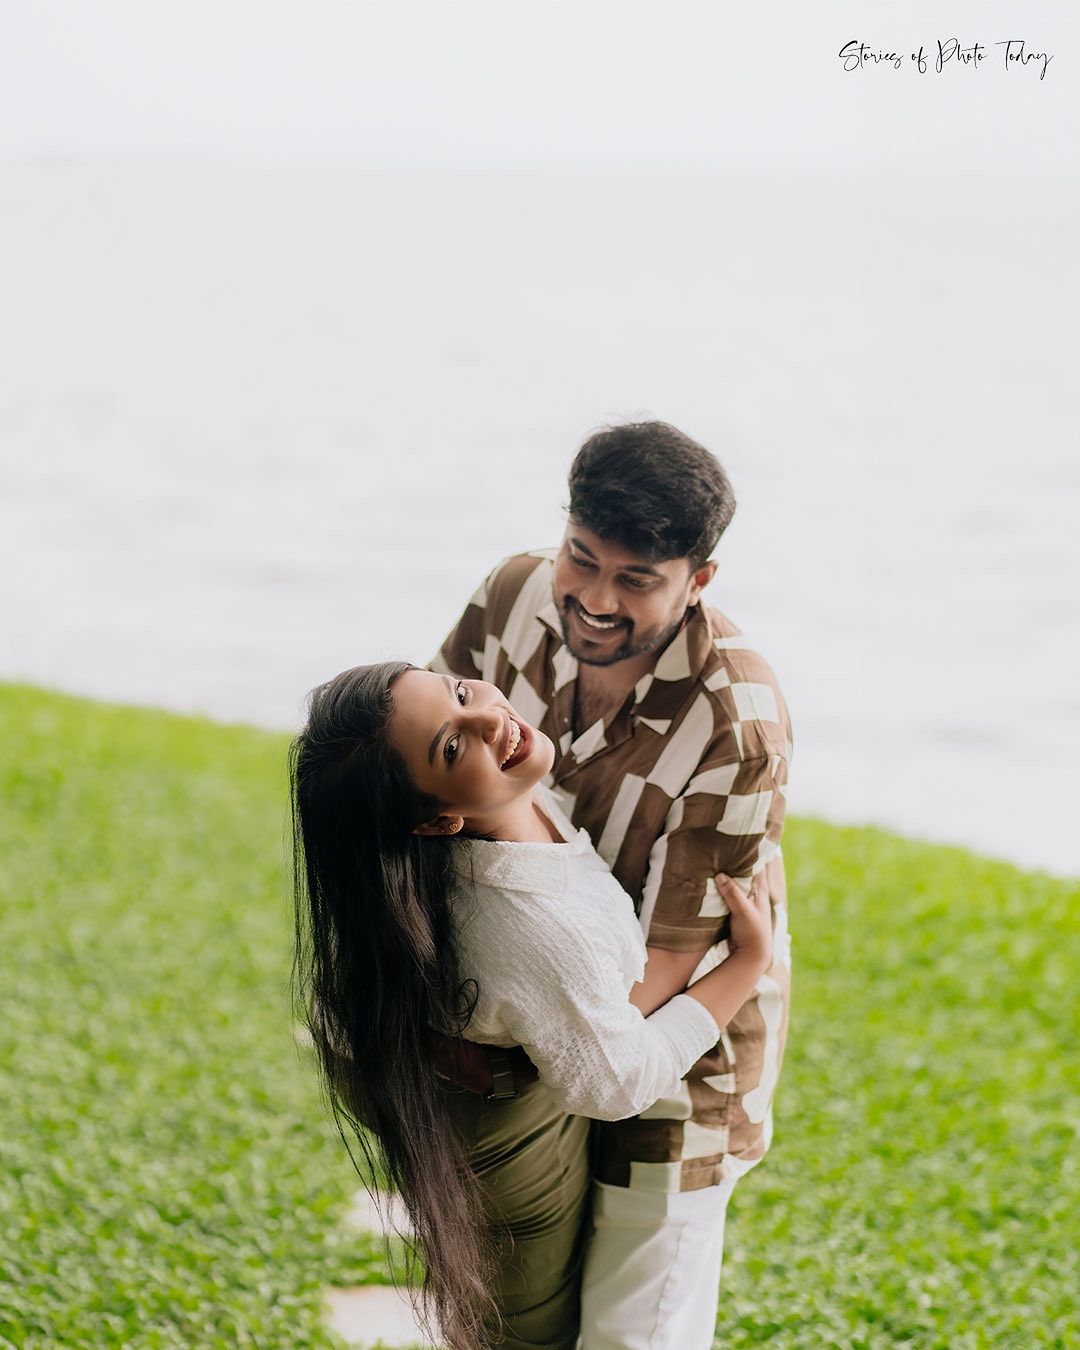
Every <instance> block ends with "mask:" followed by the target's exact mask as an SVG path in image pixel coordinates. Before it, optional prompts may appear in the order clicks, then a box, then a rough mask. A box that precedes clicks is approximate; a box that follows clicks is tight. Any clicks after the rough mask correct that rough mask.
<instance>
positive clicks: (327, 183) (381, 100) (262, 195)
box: [0, 0, 1080, 873]
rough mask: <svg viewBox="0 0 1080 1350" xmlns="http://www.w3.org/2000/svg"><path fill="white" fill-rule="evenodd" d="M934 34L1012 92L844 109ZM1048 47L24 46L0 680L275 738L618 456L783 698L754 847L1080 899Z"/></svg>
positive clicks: (127, 36)
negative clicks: (925, 863) (923, 859)
mask: <svg viewBox="0 0 1080 1350" xmlns="http://www.w3.org/2000/svg"><path fill="white" fill-rule="evenodd" d="M946 23H947V24H948V30H947V32H948V33H950V34H951V33H957V34H958V35H959V36H960V37H961V38H963V39H964V40H967V37H968V35H970V37H971V40H975V39H979V40H982V41H986V42H993V41H996V40H997V39H998V38H999V37H1000V36H1002V35H1008V36H1017V35H1024V34H1026V35H1027V36H1028V37H1029V38H1030V40H1031V42H1032V44H1033V45H1036V44H1037V43H1038V42H1040V41H1045V43H1046V45H1047V46H1048V47H1050V48H1052V49H1053V50H1054V62H1053V63H1052V64H1051V65H1050V67H1049V69H1048V74H1047V78H1046V79H1045V80H1043V81H1040V80H1039V79H1038V76H1037V75H1036V74H1034V73H1033V72H1032V71H1031V70H1028V71H1014V72H1009V73H1006V72H1004V71H1002V70H995V69H983V70H979V71H971V70H963V69H951V70H948V71H946V72H943V73H942V74H941V75H940V76H937V75H927V76H919V75H917V74H915V73H914V72H913V71H912V70H911V69H904V70H901V71H893V70H891V69H867V70H864V71H861V72H855V73H849V74H845V73H843V72H842V71H841V70H840V69H839V68H838V63H837V61H836V55H835V53H836V51H838V49H839V47H840V45H841V44H842V43H843V42H844V41H846V40H848V39H849V38H851V37H855V36H862V37H864V38H865V40H867V41H868V42H872V43H882V44H885V43H888V42H889V41H891V40H893V39H895V40H896V41H897V42H899V41H900V40H901V39H903V41H904V42H905V43H907V42H915V41H929V40H932V39H933V38H934V37H936V36H945V35H946V30H945V28H944V25H945V24H946ZM1020 30H1022V33H1021V32H1020ZM1078 38H1080V17H1078V16H1077V14H1076V13H1075V12H1074V11H1073V10H1072V9H1071V8H1069V7H1067V6H1065V5H1064V4H1063V3H1060V2H1059V0H1054V3H1041V4H1040V3H1035V4H1033V5H1031V6H1028V7H1026V8H1025V11H1024V16H1023V19H1022V21H1020V20H1018V19H1017V18H1016V14H1015V6H1006V5H1003V4H1001V3H999V2H998V0H990V3H987V4H980V5H976V4H973V3H969V2H965V3H964V4H962V5H959V6H956V7H950V10H949V14H948V18H947V20H946V19H945V18H943V17H942V14H941V10H940V6H934V5H930V4H929V3H925V0H919V3H915V4H912V5H911V6H908V7H906V8H905V9H904V11H903V12H902V13H900V12H899V11H896V12H894V11H892V10H891V9H886V8H884V7H878V6H866V5H865V4H858V3H855V0H839V2H838V3H837V4H836V5H835V6H833V7H831V8H830V11H829V13H828V14H827V15H822V14H820V13H814V14H810V13H808V12H806V11H805V9H804V8H801V7H796V6H794V5H788V4H784V5H777V4H766V5H763V6H761V7H758V8H755V9H754V10H745V9H738V10H736V9H735V7H724V6H720V7H717V6H715V5H709V6H707V5H704V4H702V3H699V0H684V2H683V3H676V4H674V5H673V6H672V7H670V8H667V7H666V8H665V10H664V11H663V12H662V13H661V12H660V11H658V10H656V9H655V7H653V6H651V5H650V6H644V5H642V4H639V3H631V4H627V5H619V6H616V5H614V4H613V3H609V0H580V3H578V4H575V5H570V4H569V3H563V2H562V0H559V2H558V3H555V4H553V5H552V6H550V8H549V9H547V10H545V12H544V16H543V21H542V22H541V21H540V18H539V17H538V16H537V15H535V14H532V13H529V12H526V11H524V10H522V9H520V8H515V7H509V6H506V5H504V4H497V3H495V0H457V3H455V5H453V6H447V5H445V4H441V3H435V2H434V0H404V2H403V3H399V4H398V5H396V6H394V7H390V6H389V5H387V4H384V3H382V2H381V0H380V2H379V3H371V4H365V5H362V6H358V5H349V4H343V3H339V2H338V0H333V2H331V0H318V2H317V3H313V4H311V5H306V6H304V7H303V8H301V7H299V6H295V5H291V4H287V3H270V4H265V5H258V6H256V5H255V4H254V3H252V2H251V0H232V3H228V4H224V5H221V4H211V3H209V0H194V2H193V3H191V4H188V5H185V6H184V7H183V8H181V7H180V6H168V5H165V6H158V7H154V8H148V7H145V6H142V5H136V4H135V3H133V0H105V2H104V3H103V4H101V5H99V6H95V7H94V8H93V10H92V11H90V10H87V9H85V8H84V7H81V6H78V5H75V4H74V3H72V2H71V0H41V3H40V4H38V5H35V7H34V8H33V9H32V10H31V9H21V10H20V11H19V12H18V14H17V16H15V17H14V18H13V19H12V20H11V21H10V22H9V24H8V29H7V32H6V34H5V39H6V40H5V46H4V48H3V50H2V51H0V222H2V223H0V232H2V234H3V239H4V244H5V247H4V248H3V250H0V293H2V294H3V295H4V298H5V304H4V308H3V312H2V314H0V363H2V367H3V369H4V372H5V377H4V381H3V386H2V388H0V605H2V611H3V615H4V619H3V624H2V625H0V677H14V678H24V679H28V680H31V681H38V682H41V683H44V684H46V685H49V686H52V687H59V688H66V689H70V690H72V691H74V692H81V693H87V694H91V695H97V696H100V697H104V698H114V699H119V700H122V701H133V702H143V703H157V704H160V705H162V706H166V707H170V708H174V709H177V710H180V711H202V712H207V713H209V714H211V715H213V716H216V717H219V718H224V719H226V720H247V721H254V722H258V723H261V724H264V725H268V726H274V727H289V726H294V725H296V723H297V721H298V719H299V716H300V704H301V700H302V697H303V694H304V693H305V692H306V690H307V689H309V688H310V687H311V686H312V685H314V684H315V683H317V682H318V681H320V680H322V679H325V678H327V677H328V676H329V675H330V674H331V673H333V672H334V671H335V670H337V669H341V668H342V667H344V666H347V665H352V664H355V663H357V662H359V661H361V660H368V659H375V658H377V657H380V656H398V655H406V656H409V657H411V658H412V659H415V660H424V659H426V658H427V657H428V656H429V655H430V653H431V651H432V650H433V648H434V645H435V644H436V643H437V642H438V640H439V639H440V638H441V636H442V634H443V632H444V631H445V629H446V628H447V627H448V626H449V624H450V623H451V622H452V620H453V619H454V617H455V616H456V614H457V612H458V611H459V609H460V607H461V606H462V605H463V603H464V601H465V600H466V598H467V597H468V595H469V594H470V593H471V591H472V590H473V588H474V587H475V586H476V584H477V583H478V582H479V580H480V578H481V577H482V576H483V574H484V573H485V572H486V571H487V570H488V569H489V568H490V567H491V566H492V565H493V564H494V563H495V562H496V561H497V560H498V559H499V558H500V557H502V556H504V555H505V554H507V553H509V552H512V551H516V550H519V549H526V548H535V547H541V546H546V545H552V544H555V543H556V542H557V541H558V538H559V536H560V534H561V506H562V503H563V501H564V485H565V472H566V468H567V466H568V464H569V461H570V458H571V457H572V454H573V452H574V450H575V449H576V447H577V445H578V444H579V443H580V441H581V439H582V438H583V437H584V436H585V435H586V434H587V433H588V432H589V431H590V430H591V429H592V428H593V427H595V426H597V425H599V424H602V423H604V422H606V421H610V420H621V419H624V418H630V417H638V416H642V415H655V416H657V417H661V418H664V419H665V420H669V421H672V422H675V423H676V424H677V425H679V426H681V427H683V428H684V429H685V430H686V431H687V432H689V433H690V434H691V435H694V436H696V437H697V438H698V439H699V440H701V441H702V442H703V443H704V444H706V445H708V446H709V447H710V448H711V449H713V450H714V451H716V453H717V454H718V455H719V457H720V458H721V460H722V461H723V462H724V464H725V466H726V467H727V468H728V469H729V471H730V473H731V475H732V478H733V480H734V482H735V486H736V491H737V493H738V495H739V498H740V509H739V512H738V514H737V516H736V519H735V522H734V524H733V526H732V528H731V530H730V531H729V534H728V535H727V536H726V537H725V539H724V540H723V541H722V543H721V546H720V549H719V550H718V553H717V557H718V559H719V561H720V574H719V576H718V579H717V581H716V582H715V583H714V586H713V587H712V588H711V589H710V592H709V599H710V602H711V603H713V604H714V605H716V606H717V607H718V608H720V609H721V610H723V611H725V612H727V613H729V614H730V616H731V617H732V618H733V619H734V621H735V622H736V623H738V624H739V625H740V626H741V627H743V628H744V630H746V631H747V632H748V633H749V634H750V636H751V637H752V638H753V639H754V640H755V641H756V642H757V643H758V645H759V646H760V647H761V649H762V650H763V652H764V653H765V655H766V656H767V657H768V658H769V659H770V660H771V661H772V663H773V664H774V666H775V668H776V670H777V673H778V676H779V678H780V681H781V683H782V685H783V687H784V689H785V691H786V693H787V695H788V699H789V702H790V703H791V706H792V714H793V719H794V723H795V728H796V760H795V765H794V769H793V786H792V797H791V803H792V809H793V810H796V811H800V812H803V813H813V814H818V815H822V816H824V817H826V818H828V819H832V820H840V821H852V822H862V821H870V822H874V823H879V824H883V825H886V826H889V827H891V828H894V829H897V830H900V831H903V832H905V833H908V834H913V835H916V836H919V837H922V838H927V839H932V840H937V841H945V842H957V843H961V844H967V845H968V846H970V847H973V848H975V849H977V850H979V851H981V852H984V853H987V854H989V855H991V856H999V857H1000V856H1004V857H1008V858H1011V859H1014V860H1016V861H1018V862H1020V863H1021V864H1023V865H1030V866H1044V867H1048V868H1050V869H1051V870H1056V871H1060V872H1069V873H1077V872H1080V844H1078V843H1076V842H1075V841H1074V835H1075V832H1074V830H1073V824H1072V812H1071V809H1070V803H1071V799H1072V796H1073V785H1072V777H1073V775H1072V772H1071V765H1072V762H1073V759H1074V757H1075V756H1076V755H1078V754H1080V696H1078V695H1077V693H1076V680H1075V670H1076V667H1077V664H1078V662H1077V652H1078V649H1080V602H1078V599H1077V596H1076V593H1075V583H1074V581H1073V578H1074V577H1075V576H1076V575H1078V574H1080V538H1078V536H1077V532H1076V530H1075V527H1074V519H1075V513H1076V510H1077V507H1078V506H1080V465H1078V463H1077V457H1076V435H1075V425H1076V418H1075V413H1074V411H1073V407H1072V397H1071V385H1072V379H1071V376H1072V371H1073V366H1074V364H1075V358H1074V352H1075V334H1074V331H1073V330H1074V327H1075V322H1074V319H1073V313H1074V305H1073V304H1072V303H1071V302H1072V301H1074V300H1075V298H1076V297H1077V294H1078V286H1077V283H1078V280H1080V261H1078V259H1077V252H1076V246H1075V240H1076V238H1077V237H1080V210H1078V208H1080V173H1078V169H1080V137H1078V136H1077V135H1076V129H1077V128H1078V127H1080V103H1078V87H1077V82H1076V80H1075V78H1073V75H1072V72H1073V70H1074V69H1075V55H1076V51H1077V50H1078V48H1080V43H1078V42H1077V39H1078Z"/></svg>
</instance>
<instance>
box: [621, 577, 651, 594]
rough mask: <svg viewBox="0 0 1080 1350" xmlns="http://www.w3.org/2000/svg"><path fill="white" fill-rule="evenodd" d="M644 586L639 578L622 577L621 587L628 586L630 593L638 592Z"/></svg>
mask: <svg viewBox="0 0 1080 1350" xmlns="http://www.w3.org/2000/svg"><path fill="white" fill-rule="evenodd" d="M646 584H647V583H646V582H644V581H642V580H641V578H640V577H623V585H624V586H629V587H630V589H631V590H632V591H640V590H641V589H642V587H643V586H645V585H646Z"/></svg>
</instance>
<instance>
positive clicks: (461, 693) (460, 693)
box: [456, 680, 469, 708]
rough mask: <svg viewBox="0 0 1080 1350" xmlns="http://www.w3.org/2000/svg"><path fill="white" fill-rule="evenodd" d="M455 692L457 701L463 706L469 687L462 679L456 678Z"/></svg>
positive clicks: (467, 699) (467, 696) (467, 698)
mask: <svg viewBox="0 0 1080 1350" xmlns="http://www.w3.org/2000/svg"><path fill="white" fill-rule="evenodd" d="M456 693H457V701H458V702H459V703H460V704H461V706H462V707H463V708H464V706H465V704H466V703H467V702H468V701H469V687H468V685H467V684H466V683H465V682H464V680H458V686H457V690H456Z"/></svg>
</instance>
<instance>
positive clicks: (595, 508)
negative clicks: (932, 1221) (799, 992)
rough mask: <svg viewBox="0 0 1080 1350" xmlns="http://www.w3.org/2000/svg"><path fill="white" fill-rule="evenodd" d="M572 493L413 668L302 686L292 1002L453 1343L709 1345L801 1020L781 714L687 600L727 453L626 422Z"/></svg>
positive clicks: (295, 776) (366, 671)
mask: <svg viewBox="0 0 1080 1350" xmlns="http://www.w3.org/2000/svg"><path fill="white" fill-rule="evenodd" d="M569 489H570V501H569V511H568V522H567V528H566V533H565V536H564V538H563V541H562V543H561V545H560V546H559V548H558V549H557V550H556V551H554V552H550V551H545V552H533V553H526V554H521V555H519V556H516V557H512V558H510V559H508V560H506V561H505V562H503V563H501V564H500V565H499V566H498V567H496V568H495V570H494V571H493V572H492V573H491V574H490V576H489V577H488V578H487V580H486V581H485V582H484V583H483V585H482V586H481V587H480V589H479V590H478V591H477V593H476V594H475V595H474V596H473V598H472V600H471V601H470V602H469V604H468V605H467V606H466V608H465V611H464V613H463V614H462V616H461V618H460V619H459V620H458V622H457V624H456V625H455V627H454V628H453V629H452V631H451V632H450V635H449V636H448V638H447V639H446V641H445V643H444V644H443V647H442V649H441V651H440V652H439V655H438V656H437V657H436V658H435V660H434V661H432V663H431V664H430V666H429V667H428V668H427V669H426V670H425V669H418V668H416V667H413V666H410V665H408V664H407V663H405V662H400V663H384V664H381V665H374V666H363V667H359V668H357V669H355V670H350V671H346V672H344V673H343V674H341V675H339V676H337V677H336V678H335V679H333V680H331V681H329V682H328V683H327V684H325V685H322V686H320V687H319V688H318V689H316V690H315V691H314V692H313V694H312V695H311V700H310V704H309V715H308V720H307V724H306V726H305V727H304V730H303V731H302V732H301V734H300V735H299V736H298V737H297V739H296V741H295V742H294V744H293V748H292V761H291V768H292V791H293V810H294V822H295V841H296V852H297V868H296V902H297V964H296V970H297V974H298V976H299V988H300V995H301V1000H302V1011H303V1014H304V1015H305V1016H306V1017H307V1018H308V1020H309V1024H310V1027H311V1032H312V1036H313V1040H314V1044H315V1046H316V1049H317V1052H318V1057H319V1061H320V1065H321V1068H322V1070H323V1073H324V1076H325V1080H326V1084H327V1087H328V1089H329V1094H330V1099H331V1103H332V1105H333V1107H334V1110H335V1113H336V1115H337V1116H338V1120H339V1123H340V1124H342V1125H343V1126H345V1127H352V1128H355V1130H356V1132H357V1138H358V1140H359V1142H360V1145H361V1147H362V1148H363V1149H365V1150H372V1151H373V1152H372V1155H371V1156H372V1161H373V1162H374V1164H375V1165H376V1167H377V1168H378V1170H379V1171H380V1172H381V1174H382V1176H383V1178H384V1179H385V1181H386V1182H388V1183H389V1184H390V1185H392V1186H393V1187H394V1188H396V1189H397V1190H398V1191H399V1192H400V1195H401V1198H402V1200H403V1202H404V1205H405V1207H406V1208H407V1210H408V1214H409V1218H410V1220H411V1222H412V1225H413V1228H414V1231H415V1234H416V1239H417V1243H418V1247H419V1250H420V1254H421V1256H422V1258H423V1262H424V1266H425V1282H424V1307H425V1309H426V1311H427V1312H428V1313H429V1314H430V1315H431V1318H432V1321H433V1322H434V1323H435V1324H437V1326H438V1329H439V1336H440V1339H441V1341H442V1343H443V1344H444V1345H446V1346H448V1347H449V1350H478V1347H486V1346H503V1347H506V1348H507V1350H518V1348H521V1350H524V1347H546V1348H547V1350H574V1347H575V1346H578V1345H580V1346H581V1348H582V1350H708V1347H710V1346H711V1345H712V1341H713V1334H714V1328H715V1322H716V1312H717V1304H718V1294H719V1287H720V1270H721V1260H722V1251H723V1234H724V1218H725V1212H726V1207H727V1203H728V1200H729V1198H730V1196H731V1193H732V1190H733V1188H734V1186H735V1184H736V1182H737V1180H738V1179H739V1177H741V1176H742V1175H743V1174H744V1173H745V1172H746V1171H748V1170H749V1169H750V1168H751V1167H753V1166H754V1165H755V1163H757V1162H758V1161H759V1160H760V1159H761V1158H762V1157H763V1155H764V1153H765V1151H766V1150H767V1148H768V1147H769V1142H770V1136H771V1131H772V1115H771V1109H772V1099H773V1093H774V1090H775V1087H776V1081H777V1077H778V1075H779V1071H780V1064H781V1059H782V1055H783V1048H784V1040H785V1035H786V1030H787V1010H788V994H789V975H790V955H789V940H788V935H787V922H786V915H787V906H786V894H785V889H784V875H783V865H782V862H781V859H780V834H781V829H782V825H783V817H784V799H785V791H786V783H787V766H788V761H789V758H790V753H791V732H790V726H789V722H788V716H787V711H786V708H785V705H784V701H783V698H782V696H781V694H780V691H779V689H778V687H777V684H776V681H775V678H774V676H773V674H772V672H771V670H770V669H769V667H768V665H767V664H766V663H765V661H764V660H763V659H762V658H761V657H760V656H759V655H758V654H757V653H756V652H755V651H754V650H753V649H752V648H751V647H750V646H749V645H748V643H747V642H746V640H745V639H744V638H743V637H742V635H741V634H740V632H739V630H738V628H736V627H735V626H734V625H733V624H732V623H731V622H730V621H729V620H728V619H726V618H725V617H724V616H723V615H721V614H719V613H718V612H717V611H715V610H713V609H711V608H708V607H706V606H705V605H704V604H703V603H702V601H701V592H702V590H703V588H704V587H705V586H706V585H707V584H708V582H709V581H711V580H712V577H713V575H714V573H715V571H716V563H715V562H714V561H711V554H712V552H713V550H714V548H715V546H716V544H717V542H718V540H719V538H720V536H721V534H722V533H723V531H724V529H725V528H726V526H727V524H728V522H729V521H730V519H731V516H732V513H733V511H734V506H735V502H734V496H733V494H732V490H731V486H730V484H729V482H728V479H727V477H726V476H725V474H724V472H723V470H722V468H721V467H720V465H719V463H718V462H717V460H716V459H715V458H714V457H713V456H712V454H710V453H709V452H708V451H707V450H705V449H704V448H703V447H702V446H700V445H698V444H697V443H696V442H695V441H693V440H691V439H690V438H689V437H688V436H685V435H684V434H682V433H681V432H679V431H678V430H677V429H675V428H674V427H671V426H669V425H667V424H666V423H662V422H643V423H633V424H627V425H622V426H615V427H611V428H608V429H606V430H604V431H601V432H598V433H597V434H596V435H594V436H592V437H590V438H589V439H588V440H587V441H586V442H585V444H584V445H583V446H582V447H581V449H580V450H579V452H578V454H577V456H576V458H575V459H574V462H573V465H572V467H571V470H570V480H569Z"/></svg>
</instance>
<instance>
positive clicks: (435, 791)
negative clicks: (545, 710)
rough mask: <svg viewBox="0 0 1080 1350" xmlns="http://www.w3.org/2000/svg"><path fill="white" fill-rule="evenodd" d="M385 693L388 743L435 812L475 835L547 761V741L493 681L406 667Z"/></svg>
mask: <svg viewBox="0 0 1080 1350" xmlns="http://www.w3.org/2000/svg"><path fill="white" fill-rule="evenodd" d="M393 696H394V711H393V714H392V715H391V718H390V741H391V743H392V744H393V746H394V748H395V749H396V750H397V751H398V753H399V754H400V755H401V756H402V758H403V759H404V760H405V763H406V765H407V766H408V770H409V774H410V776H411V777H412V780H413V782H414V783H415V784H416V786H417V787H418V788H419V789H420V790H421V791H422V792H427V793H430V794H431V796H433V797H435V798H437V799H438V801H439V802H440V803H441V806H440V813H441V816H443V817H449V818H450V819H451V820H453V819H455V818H457V817H460V818H461V819H462V820H463V821H464V822H465V823H466V826H467V827H469V828H472V829H473V830H475V831H476V832H478V833H487V832H488V828H489V827H490V826H491V822H492V820H494V819H496V818H497V817H498V816H499V813H500V811H501V810H503V809H504V808H505V807H506V806H507V805H508V804H510V803H512V802H515V801H516V800H517V799H518V798H520V797H522V796H523V795H525V794H527V793H528V792H530V791H531V790H532V788H533V787H534V786H535V785H536V784H537V783H538V782H539V781H540V779H541V778H543V776H544V774H546V773H547V771H548V770H549V769H550V768H551V766H552V763H553V762H554V759H555V747H554V746H553V745H552V743H551V741H550V740H549V739H548V738H547V737H546V736H545V735H544V733H543V732H542V731H538V730H536V728H534V727H530V726H529V724H528V723H527V722H526V721H525V720H524V718H522V717H521V716H520V715H519V714H518V713H516V712H515V711H514V709H513V708H512V707H511V706H510V704H509V703H507V701H506V699H505V698H503V696H502V694H500V693H499V691H498V689H496V688H495V686H494V685H493V684H486V683H485V682H484V681H483V680H458V679H455V678H454V677H453V676H451V675H436V674H435V673H434V672H433V671H429V670H407V671H405V673H404V674H403V675H400V676H399V677H398V678H397V679H396V680H395V681H394V686H393Z"/></svg>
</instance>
